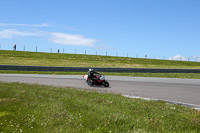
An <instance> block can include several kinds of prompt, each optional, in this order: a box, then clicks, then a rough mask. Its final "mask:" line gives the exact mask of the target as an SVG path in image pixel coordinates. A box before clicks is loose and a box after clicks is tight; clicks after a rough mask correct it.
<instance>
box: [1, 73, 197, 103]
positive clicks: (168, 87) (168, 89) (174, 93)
mask: <svg viewBox="0 0 200 133" xmlns="http://www.w3.org/2000/svg"><path fill="white" fill-rule="evenodd" d="M106 79H107V80H108V81H109V83H110V87H109V88H105V87H102V86H96V87H89V86H88V85H87V84H86V83H85V80H84V79H83V77H82V76H80V75H33V74H0V81H3V82H21V83H31V84H41V85H53V86H61V87H75V88H80V89H91V90H97V91H100V92H111V93H115V94H122V95H128V96H140V97H146V98H152V99H161V100H166V101H176V102H181V103H188V104H193V105H197V106H200V80H199V79H170V78H139V77H120V76H107V77H106Z"/></svg>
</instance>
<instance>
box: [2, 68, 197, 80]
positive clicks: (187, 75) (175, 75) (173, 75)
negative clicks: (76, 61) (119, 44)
mask: <svg viewBox="0 0 200 133" xmlns="http://www.w3.org/2000/svg"><path fill="white" fill-rule="evenodd" d="M0 73H2V74H50V75H85V74H87V72H44V71H12V70H0ZM101 73H102V74H103V75H105V76H130V77H161V78H185V79H200V73H109V72H101Z"/></svg>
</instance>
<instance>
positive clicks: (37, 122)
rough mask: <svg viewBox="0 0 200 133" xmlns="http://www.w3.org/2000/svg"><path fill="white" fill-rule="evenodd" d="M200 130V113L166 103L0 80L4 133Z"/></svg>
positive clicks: (1, 129)
mask: <svg viewBox="0 0 200 133" xmlns="http://www.w3.org/2000/svg"><path fill="white" fill-rule="evenodd" d="M199 131H200V112H199V111H197V110H194V109H190V108H187V107H184V106H178V105H174V104H169V103H166V102H156V101H145V100H141V99H130V98H125V97H122V96H120V95H113V94H103V93H98V92H94V91H87V90H85V91H83V90H77V89H70V88H56V87H50V86H39V85H28V84H20V83H2V82H0V132H3V133H10V132H25V133H38V132H40V133H61V132H70V133H78V132H80V133H84V132H87V133H88V132H107V133H109V132H118V133H129V132H130V133H133V132H137V133H144V132H152V133H154V132H159V133H161V132H166V133H169V132H180V133H182V132H185V133H186V132H188V133H191V132H193V133H197V132H199Z"/></svg>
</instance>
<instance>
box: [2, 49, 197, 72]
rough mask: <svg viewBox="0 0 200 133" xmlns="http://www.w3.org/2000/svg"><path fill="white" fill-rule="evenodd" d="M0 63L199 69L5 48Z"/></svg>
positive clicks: (170, 63) (164, 62)
mask: <svg viewBox="0 0 200 133" xmlns="http://www.w3.org/2000/svg"><path fill="white" fill-rule="evenodd" d="M0 64H1V65H3V64H4V65H32V66H66V67H115V68H118V67H119V68H188V69H189V68H190V69H200V62H187V61H169V60H156V59H142V58H127V57H112V56H96V55H79V54H58V53H39V52H37V53H36V52H23V51H6V50H0Z"/></svg>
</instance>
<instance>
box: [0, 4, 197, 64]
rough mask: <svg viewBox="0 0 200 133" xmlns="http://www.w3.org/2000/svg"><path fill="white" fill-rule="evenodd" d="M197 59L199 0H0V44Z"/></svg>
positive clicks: (42, 49) (28, 48) (29, 48)
mask: <svg viewBox="0 0 200 133" xmlns="http://www.w3.org/2000/svg"><path fill="white" fill-rule="evenodd" d="M14 44H16V45H17V50H21V51H23V50H25V51H36V47H37V51H38V52H54V53H55V52H57V51H58V49H59V50H60V52H61V53H62V52H64V53H78V54H85V53H86V54H94V55H95V54H98V55H106V54H107V55H111V56H124V57H126V56H128V57H139V58H144V57H145V56H146V57H147V58H153V59H154V58H155V59H173V60H191V61H200V1H199V0H1V1H0V49H1V50H12V49H13V46H14Z"/></svg>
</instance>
